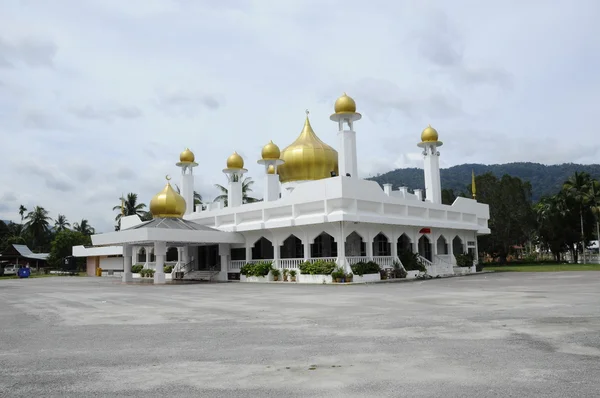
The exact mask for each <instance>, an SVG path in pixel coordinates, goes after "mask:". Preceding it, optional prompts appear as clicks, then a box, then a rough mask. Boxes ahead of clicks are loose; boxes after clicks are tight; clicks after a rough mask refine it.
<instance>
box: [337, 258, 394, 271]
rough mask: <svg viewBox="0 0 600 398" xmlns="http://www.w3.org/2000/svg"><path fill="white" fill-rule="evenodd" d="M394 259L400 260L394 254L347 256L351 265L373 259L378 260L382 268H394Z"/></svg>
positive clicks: (347, 260)
mask: <svg viewBox="0 0 600 398" xmlns="http://www.w3.org/2000/svg"><path fill="white" fill-rule="evenodd" d="M394 260H396V261H399V260H398V259H397V258H394V257H392V256H374V257H367V256H360V257H359V256H351V257H346V262H347V263H348V264H349V265H354V264H356V263H360V262H365V263H366V262H369V261H373V262H376V263H377V264H379V266H380V267H381V268H392V267H394Z"/></svg>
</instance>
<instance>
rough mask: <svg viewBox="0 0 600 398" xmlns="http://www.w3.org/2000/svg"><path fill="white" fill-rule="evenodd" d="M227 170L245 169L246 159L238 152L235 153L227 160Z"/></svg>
mask: <svg viewBox="0 0 600 398" xmlns="http://www.w3.org/2000/svg"><path fill="white" fill-rule="evenodd" d="M227 168H228V169H243V168H244V159H242V157H241V156H240V155H238V153H237V152H235V151H234V152H233V154H232V155H231V156H229V157H228V158H227Z"/></svg>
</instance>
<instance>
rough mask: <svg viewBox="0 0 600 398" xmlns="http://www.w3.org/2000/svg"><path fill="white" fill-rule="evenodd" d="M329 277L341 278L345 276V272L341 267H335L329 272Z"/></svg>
mask: <svg viewBox="0 0 600 398" xmlns="http://www.w3.org/2000/svg"><path fill="white" fill-rule="evenodd" d="M331 277H332V278H333V279H342V278H345V277H346V273H345V272H344V270H343V269H342V268H339V267H338V268H336V269H335V271H333V272H332V273H331Z"/></svg>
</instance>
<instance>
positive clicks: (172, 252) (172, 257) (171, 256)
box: [165, 247, 179, 262]
mask: <svg viewBox="0 0 600 398" xmlns="http://www.w3.org/2000/svg"><path fill="white" fill-rule="evenodd" d="M178 257H179V255H178V253H177V248H176V247H169V249H168V250H167V256H166V258H165V261H169V262H172V261H177V260H178Z"/></svg>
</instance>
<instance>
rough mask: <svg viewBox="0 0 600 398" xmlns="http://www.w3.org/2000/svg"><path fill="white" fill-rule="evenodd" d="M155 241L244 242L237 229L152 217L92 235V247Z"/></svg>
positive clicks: (141, 244) (179, 219)
mask: <svg viewBox="0 0 600 398" xmlns="http://www.w3.org/2000/svg"><path fill="white" fill-rule="evenodd" d="M154 242H167V243H168V244H169V245H172V246H177V245H187V244H202V243H213V244H218V243H244V242H245V239H244V237H243V236H242V235H241V234H239V233H237V232H223V231H219V230H217V229H214V228H210V227H206V226H204V225H200V224H196V223H195V222H192V221H187V220H183V219H181V218H155V219H152V220H150V221H145V222H143V223H140V224H138V225H135V226H133V227H130V228H127V229H124V230H121V231H115V232H108V233H104V234H99V235H93V236H92V244H93V245H94V246H107V245H121V244H132V245H140V246H143V245H149V244H153V243H154Z"/></svg>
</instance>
